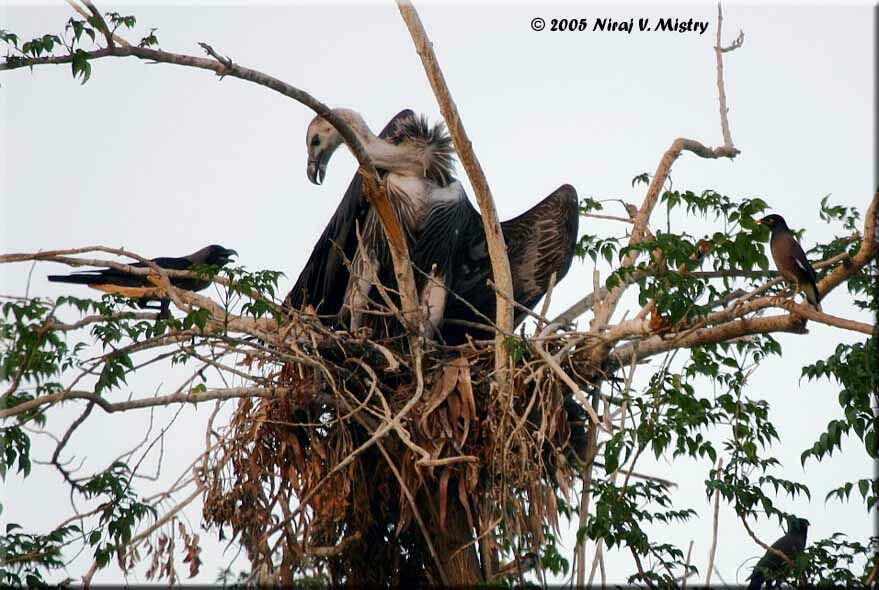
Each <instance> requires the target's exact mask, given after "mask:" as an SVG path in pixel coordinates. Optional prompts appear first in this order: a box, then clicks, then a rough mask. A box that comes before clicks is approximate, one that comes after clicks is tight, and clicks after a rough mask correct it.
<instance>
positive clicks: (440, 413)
mask: <svg viewBox="0 0 879 590" xmlns="http://www.w3.org/2000/svg"><path fill="white" fill-rule="evenodd" d="M299 329H301V330H302V333H301V335H300V337H298V338H296V339H295V340H296V342H298V343H300V344H297V345H295V346H294V348H293V349H289V350H284V351H277V352H272V353H264V354H257V355H255V356H252V357H247V359H246V361H245V362H246V364H249V365H251V368H253V367H254V365H258V366H259V367H261V368H262V370H263V371H265V373H266V375H267V377H268V378H269V379H270V382H271V383H272V384H274V385H277V386H278V387H284V388H287V389H288V390H291V391H293V393H292V394H289V395H284V396H277V397H272V398H244V399H242V400H241V401H240V402H239V403H238V407H237V409H236V410H235V413H234V416H233V419H232V430H233V432H234V436H232V437H229V438H228V439H227V442H226V443H224V444H223V445H222V447H220V448H219V450H218V451H217V452H216V453H215V454H214V456H213V457H212V460H211V464H212V468H211V469H210V470H209V471H210V473H209V474H207V482H208V487H207V490H208V491H207V497H206V502H205V507H204V514H205V518H206V521H207V523H208V524H210V525H216V526H217V527H219V528H220V531H221V537H222V536H223V528H224V527H230V528H231V530H232V532H233V534H234V536H235V537H237V538H238V540H239V541H240V542H241V543H242V545H243V546H244V547H245V549H246V550H247V552H248V556H249V558H250V560H251V563H252V565H253V566H254V568H257V567H259V568H263V569H264V571H267V572H271V574H270V575H272V576H273V579H275V580H276V581H281V582H287V583H289V582H290V581H292V580H294V579H296V578H297V577H300V578H301V577H302V576H306V575H325V576H327V578H328V579H329V581H331V582H333V583H341V582H345V581H353V582H358V583H359V582H374V583H382V584H387V583H404V582H409V581H412V582H427V583H440V582H441V581H442V580H443V574H442V573H440V570H439V568H440V567H446V566H447V563H448V562H449V561H451V559H454V558H455V557H456V556H457V555H460V554H461V553H462V552H463V551H468V550H469V551H475V550H476V547H475V544H474V543H473V542H472V539H474V538H476V536H477V535H478V536H479V537H480V538H479V543H480V544H486V543H487V544H488V547H489V548H490V549H492V550H495V551H497V550H500V551H501V552H504V551H505V550H509V549H511V548H512V549H513V550H519V551H525V550H528V549H531V550H535V549H537V548H538V546H539V545H540V544H541V543H542V542H543V541H544V535H545V533H546V532H547V531H551V530H554V531H556V532H557V531H558V521H557V515H558V513H559V510H558V506H557V504H556V498H557V494H556V492H560V497H564V498H568V497H569V490H570V489H571V486H572V485H573V482H574V478H575V477H577V476H578V475H579V465H580V461H579V459H578V458H581V457H583V453H584V448H585V441H586V435H585V425H584V421H583V420H584V418H585V416H584V415H583V413H582V410H580V409H579V406H577V405H576V404H574V403H573V402H572V400H570V399H568V400H567V402H566V396H568V395H569V394H570V390H568V389H567V386H566V385H565V384H563V383H561V382H560V381H559V380H558V379H557V377H556V375H555V374H554V373H553V372H552V371H551V370H549V368H548V367H547V365H546V364H544V363H543V362H542V361H540V360H539V359H537V358H534V359H532V358H529V355H528V354H527V349H526V348H525V347H524V346H522V343H521V342H520V343H518V344H519V350H520V352H519V353H518V354H514V355H512V356H511V371H510V378H509V380H508V383H509V386H508V388H507V390H506V391H500V390H498V389H497V387H496V382H495V380H493V379H492V376H493V375H492V372H493V370H494V351H493V348H492V345H491V344H490V343H472V344H471V345H470V346H466V347H459V348H458V349H456V350H451V351H450V350H444V351H431V352H426V353H424V355H423V358H422V364H423V367H424V368H423V371H422V374H423V375H424V379H423V380H424V384H423V390H422V391H423V394H422V395H421V396H420V399H418V400H417V401H416V402H415V404H414V405H413V406H412V407H411V409H410V410H409V411H408V413H406V414H405V416H403V418H402V419H400V420H399V423H398V424H396V423H395V417H397V416H398V414H399V413H400V412H401V411H405V409H406V406H407V403H408V402H410V400H412V399H413V396H417V395H418V392H419V387H418V378H417V375H416V374H415V372H414V371H413V369H412V363H410V362H407V360H409V359H406V358H405V357H403V356H402V354H400V353H399V351H397V350H395V348H394V346H393V343H391V342H388V341H385V342H384V343H380V342H374V341H371V340H369V339H366V338H363V337H354V336H351V335H349V334H347V333H342V332H340V333H331V332H328V331H326V330H324V329H322V328H320V327H318V328H314V324H312V327H311V328H309V327H308V325H307V322H305V323H303V325H302V326H299ZM287 341H289V339H288V340H287ZM302 342H310V344H309V345H307V346H304V345H301V343H302ZM522 351H525V352H524V353H523V352H522ZM291 357H292V358H296V359H297V360H295V361H294V360H285V359H289V358H291ZM514 359H515V360H514ZM465 520H466V526H464V524H463V523H464V522H465ZM419 521H420V522H419ZM462 529H463V534H462ZM431 537H435V538H431ZM428 538H431V540H430V542H428ZM468 541H469V543H468ZM468 544H469V547H468ZM474 555H475V553H474ZM406 576H409V577H406ZM412 576H414V578H412Z"/></svg>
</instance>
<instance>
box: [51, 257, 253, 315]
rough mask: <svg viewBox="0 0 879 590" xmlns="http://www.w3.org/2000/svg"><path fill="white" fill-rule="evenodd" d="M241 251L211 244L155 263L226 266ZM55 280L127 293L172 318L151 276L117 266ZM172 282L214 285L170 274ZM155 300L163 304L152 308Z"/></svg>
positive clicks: (136, 265)
mask: <svg viewBox="0 0 879 590" xmlns="http://www.w3.org/2000/svg"><path fill="white" fill-rule="evenodd" d="M237 255H238V252H236V251H235V250H230V249H228V248H224V247H223V246H217V245H212V246H207V247H205V248H202V249H201V250H199V251H197V252H193V253H192V254H190V255H189V256H181V257H179V258H170V257H160V258H153V260H152V261H153V262H154V263H155V264H156V265H157V266H159V267H161V268H165V269H168V270H190V269H194V268H196V267H200V266H225V265H226V264H228V263H229V262H230V261H231V257H232V256H237ZM129 266H131V267H133V268H147V265H146V264H144V263H143V262H137V263H134V264H130V265H129ZM48 278H49V280H50V281H51V282H53V283H72V284H76V285H88V286H89V287H91V288H92V289H97V290H98V291H103V292H104V293H111V294H113V295H123V296H125V297H131V298H132V299H135V300H137V306H138V307H140V308H141V309H160V310H161V312H160V313H159V317H168V315H169V309H168V307H169V302H168V298H167V294H166V293H165V292H164V290H163V289H161V288H160V287H157V286H156V285H155V284H153V283H152V282H150V280H149V278H148V276H147V275H135V274H131V273H127V272H124V271H121V270H116V269H114V268H105V269H104V270H95V271H86V272H77V273H73V274H69V275H49V277H48ZM170 282H171V285H173V286H174V287H177V288H178V289H184V290H186V291H201V290H202V289H204V288H206V287H207V286H208V285H210V284H211V280H210V279H208V278H188V277H170ZM153 301H157V302H159V307H151V306H150V305H149V304H150V303H151V302H153Z"/></svg>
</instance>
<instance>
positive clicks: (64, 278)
mask: <svg viewBox="0 0 879 590" xmlns="http://www.w3.org/2000/svg"><path fill="white" fill-rule="evenodd" d="M47 278H48V279H49V281H50V282H52V283H73V284H75V285H91V284H92V283H97V282H99V281H100V280H101V279H100V278H99V277H98V276H97V275H93V274H86V273H82V274H72V275H49V276H48V277H47Z"/></svg>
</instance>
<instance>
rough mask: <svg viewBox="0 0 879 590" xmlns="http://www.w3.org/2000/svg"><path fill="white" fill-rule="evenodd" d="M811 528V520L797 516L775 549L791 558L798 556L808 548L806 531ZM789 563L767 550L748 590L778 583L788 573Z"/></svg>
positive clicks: (758, 564)
mask: <svg viewBox="0 0 879 590" xmlns="http://www.w3.org/2000/svg"><path fill="white" fill-rule="evenodd" d="M808 529H809V521H808V520H806V519H805V518H795V519H792V520H791V521H790V525H789V526H788V531H787V534H786V535H784V536H783V537H781V538H780V539H778V540H777V541H776V542H775V543H773V544H772V548H773V549H777V550H779V551H781V552H782V553H784V554H785V555H787V556H788V558H789V559H794V558H796V556H797V555H799V554H800V553H802V552H803V550H804V549H805V548H806V533H807V531H808ZM786 569H787V564H786V563H785V561H784V560H783V559H782V558H781V557H780V556H778V555H776V554H775V553H772V552H771V551H767V552H766V554H765V555H763V557H761V558H760V561H758V562H757V565H755V566H754V569H753V571H752V572H751V578H750V583H749V584H748V590H760V588H762V587H763V583H764V582H766V587H767V588H768V587H770V586H771V585H777V584H778V583H780V582H781V581H782V580H783V579H784V576H785V574H786Z"/></svg>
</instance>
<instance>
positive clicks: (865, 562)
mask: <svg viewBox="0 0 879 590" xmlns="http://www.w3.org/2000/svg"><path fill="white" fill-rule="evenodd" d="M877 550H879V537H871V538H870V542H869V543H868V544H866V545H865V544H862V543H858V542H857V541H849V540H847V539H846V535H844V534H843V533H834V534H833V535H831V536H830V537H829V538H827V539H819V540H817V541H813V542H812V543H810V544H809V545H808V546H807V547H806V550H805V551H803V552H802V553H801V554H799V555H797V557H796V559H795V560H794V565H793V568H791V569H790V571H789V573H788V577H789V579H794V580H796V581H797V583H798V584H799V585H801V586H805V585H808V587H810V588H858V587H863V585H864V581H865V580H866V579H867V576H869V574H870V570H871V569H872V567H873V565H874V564H875V563H876V561H875V560H876V555H877ZM858 565H860V568H861V571H860V572H859V571H857V569H856V568H857V566H858Z"/></svg>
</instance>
